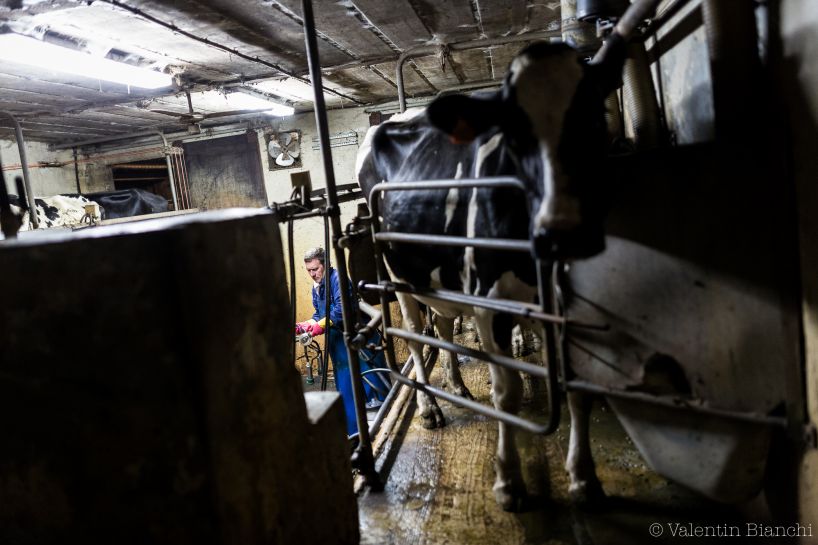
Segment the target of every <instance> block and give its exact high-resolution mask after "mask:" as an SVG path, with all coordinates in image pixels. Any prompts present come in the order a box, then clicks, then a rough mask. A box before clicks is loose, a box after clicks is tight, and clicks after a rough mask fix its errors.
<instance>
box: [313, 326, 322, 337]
mask: <svg viewBox="0 0 818 545" xmlns="http://www.w3.org/2000/svg"><path fill="white" fill-rule="evenodd" d="M309 332H310V335H312V336H313V337H317V336H318V335H323V334H324V328H323V327H321V324H312V326H311V327H310V330H309Z"/></svg>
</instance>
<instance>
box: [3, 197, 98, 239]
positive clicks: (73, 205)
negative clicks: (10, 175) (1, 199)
mask: <svg viewBox="0 0 818 545" xmlns="http://www.w3.org/2000/svg"><path fill="white" fill-rule="evenodd" d="M9 201H10V204H11V207H12V211H13V212H14V213H16V214H19V213H20V212H21V208H20V198H19V197H18V196H17V195H9ZM34 205H35V206H36V208H37V212H36V213H37V219H38V221H39V225H40V229H48V228H52V227H72V226H76V225H80V224H82V222H83V219H84V218H85V217H86V214H89V215H93V216H94V218H95V221H96V220H99V219H100V218H101V217H102V210H101V209H100V207H99V205H98V204H97V203H95V202H94V201H92V200H90V199H88V198H86V197H84V196H82V195H54V196H53V197H42V198H41V197H36V198H35V199H34ZM86 207H88V209H87V210H90V212H87V211H86ZM29 213H30V211H29V210H26V212H25V213H24V214H23V218H22V226H21V227H20V230H21V231H28V230H30V229H32V223H31V221H30V219H29Z"/></svg>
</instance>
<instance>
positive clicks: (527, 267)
mask: <svg viewBox="0 0 818 545" xmlns="http://www.w3.org/2000/svg"><path fill="white" fill-rule="evenodd" d="M619 43H622V42H619ZM615 44H616V42H614V45H613V46H612V47H610V48H609V49H608V51H607V57H606V58H605V59H604V60H602V61H601V62H596V63H594V64H592V65H589V64H585V63H583V62H582V61H581V60H580V58H579V56H578V54H577V52H576V51H575V50H574V49H572V48H571V47H569V46H568V45H565V44H552V43H538V44H534V45H531V46H528V47H527V48H526V49H524V50H523V51H522V52H521V53H520V54H519V55H518V56H517V57H516V58H515V59H514V61H513V62H512V64H511V67H510V70H509V73H508V75H507V76H506V78H505V80H504V84H503V86H502V88H501V89H500V90H499V91H497V92H493V93H488V94H481V95H475V96H471V97H468V96H462V95H451V96H444V97H440V98H438V99H436V100H435V101H433V102H432V103H431V104H430V105H429V107H428V108H427V109H426V110H425V111H414V112H411V111H410V112H408V113H407V114H405V115H404V116H402V117H400V118H398V119H395V118H393V119H392V120H390V121H389V122H386V123H384V124H382V125H380V126H378V127H375V128H373V129H371V130H370V132H369V133H368V134H367V138H366V140H365V142H364V144H363V146H362V149H361V152H360V155H359V158H358V164H357V171H358V181H359V184H360V186H361V188H362V190H363V192H364V195H366V196H369V197H370V198H381V199H382V200H381V201H380V210H381V215H382V225H383V229H384V230H385V231H396V232H403V233H417V234H432V235H452V236H468V237H485V238H512V239H514V238H516V239H529V238H530V239H531V240H533V245H532V248H533V250H532V251H533V253H534V256H533V257H537V258H539V259H542V260H545V261H546V262H547V261H549V260H555V259H568V258H577V257H586V256H591V255H594V254H595V253H598V252H600V251H601V250H602V249H603V247H604V236H603V231H602V219H603V218H602V208H603V206H602V199H600V195H601V187H600V182H602V180H603V176H602V175H601V172H600V167H601V163H602V159H603V156H604V154H605V150H606V144H607V134H606V127H605V121H604V116H603V114H604V100H605V97H606V96H607V95H608V94H609V93H611V92H612V91H613V90H614V89H615V87H616V86H617V85H618V83H619V80H620V77H621V70H622V65H623V62H624V46H617V45H615ZM500 175H511V176H516V177H518V178H519V179H520V180H521V181H522V183H523V185H524V186H525V192H526V194H527V196H528V206H526V199H525V196H524V195H522V194H520V192H519V191H518V190H514V189H496V188H480V189H477V188H468V187H463V188H456V189H451V190H445V189H443V190H412V191H394V192H387V193H386V194H384V196H383V197H374V196H372V195H371V191H372V188H373V186H374V185H375V184H377V183H380V182H383V181H386V182H389V183H396V184H397V183H401V182H410V181H417V180H435V179H452V178H455V179H457V178H478V177H485V176H500ZM384 254H385V258H386V261H387V265H388V267H389V271H390V274H391V275H392V277H393V278H394V279H395V280H399V281H402V282H408V283H410V284H413V285H414V286H417V287H427V288H428V287H431V288H444V289H450V290H459V291H462V292H464V293H468V294H476V295H483V296H488V297H496V298H504V299H516V300H520V301H525V302H534V301H535V300H536V297H537V280H536V272H535V264H534V260H533V259H532V256H531V255H527V254H522V253H518V252H503V251H497V250H487V249H477V248H466V249H464V248H454V247H441V246H418V245H407V244H400V243H389V244H388V245H387V246H386V248H385V252H384ZM398 299H399V302H400V306H401V310H402V312H403V320H404V321H403V323H404V327H407V328H408V329H410V330H412V331H415V332H419V331H420V329H421V326H422V324H421V313H420V312H419V307H418V300H419V301H420V302H422V303H426V304H428V305H430V306H431V307H432V308H433V310H434V312H435V314H436V321H437V324H438V329H439V332H440V334H441V336H442V337H443V338H448V339H450V338H451V331H452V321H453V319H454V318H455V317H456V316H457V315H458V314H460V313H464V314H468V315H472V316H474V317H475V325H476V328H477V330H478V333H479V335H480V339H481V341H482V342H483V345H484V347H485V349H486V350H488V351H490V352H498V353H502V354H506V355H509V354H510V352H511V344H512V342H511V331H512V327H513V325H514V323H513V320H512V318H511V317H509V316H508V315H505V314H498V313H494V312H491V311H488V310H485V309H480V308H472V307H466V306H463V305H455V304H449V303H441V302H438V301H432V300H429V299H423V298H418V299H417V300H416V299H415V298H413V297H411V296H407V295H405V294H400V295H399V296H398ZM409 348H410V351H411V353H412V355H413V359H414V361H415V362H422V361H423V358H422V357H420V349H421V347H420V345H418V344H417V343H409ZM452 356H453V355H451V354H449V358H448V361H444V363H447V364H448V365H447V380H448V382H449V383H450V384H449V386H450V387H452V388H453V389H454V390H455V391H457V392H458V393H461V394H465V395H468V390H466V387H465V386H464V385H463V383H462V380H461V379H460V376H459V371H457V364H456V359H454V358H453V357H452ZM415 369H416V373H417V377H418V380H420V381H422V382H423V381H425V380H426V375H425V372H424V370H423V367H422V365H416V366H415ZM490 370H491V377H492V384H493V401H494V405H495V406H496V407H497V408H498V409H501V410H504V411H508V412H511V413H516V412H518V411H519V409H520V405H521V401H522V381H521V378H520V375H519V373H517V372H516V371H511V370H507V369H505V368H502V367H499V366H494V365H491V366H490ZM418 403H419V407H420V413H421V417H422V419H423V424H424V426H425V427H427V428H435V427H440V426H443V425H444V423H445V420H444V417H443V414H442V412H441V410H440V408H439V407H438V406H437V404H436V402H435V401H434V399H432V398H430V397H428V396H427V395H426V394H424V393H419V396H418ZM569 405H570V404H569ZM499 426H500V429H499V438H498V445H497V461H496V465H495V469H496V480H495V484H494V493H495V497H496V499H497V501H498V503H499V504H500V505H501V506H502V507H503V508H505V509H507V510H519V509H520V508H521V507H522V505H523V500H524V498H525V484H524V482H523V479H522V475H521V469H520V460H519V456H518V453H517V450H516V446H515V440H514V430H513V428H511V427H510V426H508V425H507V424H504V423H500V425H499ZM577 427H578V428H579V427H580V426H577ZM573 439H574V438H572V446H573V447H574V452H573V454H572V457H573V460H571V459H569V461H568V466H569V470H570V471H569V472H570V473H571V478H572V493H573V494H575V495H583V494H585V493H586V492H587V491H586V490H585V488H586V487H589V486H590V487H598V481H596V477H595V475H593V465H592V464H590V465H589V464H588V462H587V460H586V458H588V457H589V453H590V451H589V450H588V453H587V454H586V453H585V452H584V450H583V449H581V448H580V449H579V450H578V449H577V448H576V441H574V440H573ZM586 445H587V438H586ZM588 472H590V474H588Z"/></svg>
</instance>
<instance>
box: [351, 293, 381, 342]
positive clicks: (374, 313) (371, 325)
mask: <svg viewBox="0 0 818 545" xmlns="http://www.w3.org/2000/svg"><path fill="white" fill-rule="evenodd" d="M364 306H366V307H367V308H366V309H365V308H364ZM358 307H359V308H360V309H361V310H363V311H364V312H365V313H366V314H368V315H369V316H371V317H372V319H371V320H369V322H367V324H366V325H365V326H363V327H362V328H361V329H359V330H358V334H357V335H355V337H354V338H353V339H352V340H351V341H349V344H350V346H352V348H354V349H356V350H360V348H361V347H362V346H363V345H364V344H365V343H366V340H367V339H368V338H369V336H370V335H372V333H374V332H375V330H376V329H377V328H378V326H379V325H380V324H381V321H382V320H383V314H382V313H381V312H380V311H378V310H377V309H375V307H373V306H371V305H369V304H367V303H366V302H364V301H359V302H358Z"/></svg>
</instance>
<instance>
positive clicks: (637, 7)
mask: <svg viewBox="0 0 818 545" xmlns="http://www.w3.org/2000/svg"><path fill="white" fill-rule="evenodd" d="M660 1H661V0H635V1H634V2H633V3H632V4H631V5H630V6H629V7H628V9H627V11H626V12H625V13H624V14H623V15H622V17H621V18H620V19H619V21H617V23H616V26H615V27H614V29H613V32H612V33H611V34H610V35H609V36H608V38H607V39H606V40H605V41H604V42H603V43H602V47H600V48H599V51H597V53H596V55H594V58H593V59H591V64H599V63H601V62H602V61H604V60H605V58H606V57H607V56H608V55H609V53H608V52H609V51H610V50H611V49H613V48H614V47H615V46H617V45H618V44H621V43H622V42H623V41H624V42H627V41H628V40H630V39H631V37H632V36H633V33H634V32H635V31H636V28H637V27H638V26H639V25H640V24H642V21H644V20H645V19H647V17H648V15H650V13H651V12H652V11H653V10H654V9H656V6H657V5H658V4H659V2H660Z"/></svg>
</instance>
